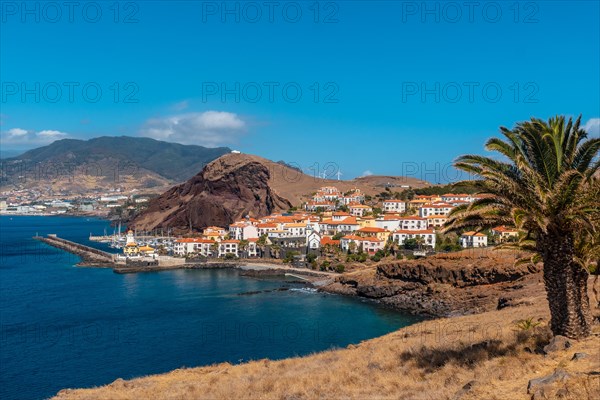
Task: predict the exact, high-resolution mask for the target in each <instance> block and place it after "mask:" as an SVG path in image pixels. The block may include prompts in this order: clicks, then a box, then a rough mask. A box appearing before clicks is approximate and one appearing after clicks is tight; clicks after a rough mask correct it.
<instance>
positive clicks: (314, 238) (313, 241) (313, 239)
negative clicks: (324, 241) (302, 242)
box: [306, 229, 321, 250]
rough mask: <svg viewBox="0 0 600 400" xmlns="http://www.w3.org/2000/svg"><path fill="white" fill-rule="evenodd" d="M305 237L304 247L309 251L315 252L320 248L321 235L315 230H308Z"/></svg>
mask: <svg viewBox="0 0 600 400" xmlns="http://www.w3.org/2000/svg"><path fill="white" fill-rule="evenodd" d="M307 232H308V234H307V235H306V247H307V248H309V249H311V250H317V249H319V248H320V247H321V234H320V233H319V232H317V231H315V230H312V229H308V231H307Z"/></svg>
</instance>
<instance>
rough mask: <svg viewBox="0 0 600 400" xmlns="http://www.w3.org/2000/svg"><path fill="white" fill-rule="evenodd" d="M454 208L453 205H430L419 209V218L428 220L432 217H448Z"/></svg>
mask: <svg viewBox="0 0 600 400" xmlns="http://www.w3.org/2000/svg"><path fill="white" fill-rule="evenodd" d="M453 208H454V207H453V206H452V205H451V204H446V203H437V204H428V205H424V206H422V207H420V208H419V217H421V218H427V217H429V216H430V215H448V214H450V211H452V209H453Z"/></svg>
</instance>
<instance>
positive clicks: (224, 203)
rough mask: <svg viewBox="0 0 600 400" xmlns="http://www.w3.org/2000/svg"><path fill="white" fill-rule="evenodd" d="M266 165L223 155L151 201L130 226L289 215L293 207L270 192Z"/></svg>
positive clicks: (244, 157)
mask: <svg viewBox="0 0 600 400" xmlns="http://www.w3.org/2000/svg"><path fill="white" fill-rule="evenodd" d="M264 161H266V160H264ZM264 161H263V159H260V158H259V157H254V156H247V155H241V154H228V155H226V156H223V157H221V158H219V159H217V160H215V161H213V162H212V163H210V164H208V165H207V166H206V167H205V168H204V169H203V170H202V171H201V172H200V173H198V174H197V175H195V176H193V177H192V178H191V179H189V180H188V181H187V182H185V183H182V184H180V185H177V186H175V187H173V188H171V189H170V190H168V191H167V192H165V193H163V194H162V195H161V196H159V197H157V198H156V199H154V200H152V201H151V203H150V204H149V206H148V208H147V209H146V210H145V211H144V212H143V213H142V214H140V215H139V216H137V217H136V218H135V219H134V220H133V221H132V223H131V225H132V226H134V227H135V228H137V229H145V230H150V229H154V228H159V227H160V228H175V229H179V230H185V229H189V227H190V226H191V227H192V228H194V229H200V228H203V227H206V226H209V225H217V226H227V225H228V224H230V223H232V222H233V221H234V220H236V219H239V218H241V217H245V216H247V215H248V216H250V217H260V216H264V215H268V214H270V213H273V212H278V211H287V210H288V209H289V208H290V207H291V206H292V203H291V202H290V201H289V200H288V199H286V198H284V197H282V196H280V195H279V194H278V193H277V192H276V191H275V190H274V189H273V188H272V185H271V182H272V180H273V176H272V175H273V169H272V168H270V165H269V164H268V163H267V162H264ZM282 168H283V167H282Z"/></svg>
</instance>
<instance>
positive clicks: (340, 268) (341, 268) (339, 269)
mask: <svg viewBox="0 0 600 400" xmlns="http://www.w3.org/2000/svg"><path fill="white" fill-rule="evenodd" d="M345 269H346V268H345V267H344V264H338V265H336V266H335V272H337V273H338V274H341V273H342V272H344V270H345Z"/></svg>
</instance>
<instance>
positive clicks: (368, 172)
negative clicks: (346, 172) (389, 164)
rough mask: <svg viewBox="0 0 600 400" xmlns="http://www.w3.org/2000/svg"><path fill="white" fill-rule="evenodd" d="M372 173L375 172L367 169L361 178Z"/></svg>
mask: <svg viewBox="0 0 600 400" xmlns="http://www.w3.org/2000/svg"><path fill="white" fill-rule="evenodd" d="M371 175H373V172H371V171H370V170H366V171H365V172H363V173H362V175H361V178H362V177H363V176H371Z"/></svg>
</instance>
